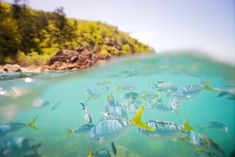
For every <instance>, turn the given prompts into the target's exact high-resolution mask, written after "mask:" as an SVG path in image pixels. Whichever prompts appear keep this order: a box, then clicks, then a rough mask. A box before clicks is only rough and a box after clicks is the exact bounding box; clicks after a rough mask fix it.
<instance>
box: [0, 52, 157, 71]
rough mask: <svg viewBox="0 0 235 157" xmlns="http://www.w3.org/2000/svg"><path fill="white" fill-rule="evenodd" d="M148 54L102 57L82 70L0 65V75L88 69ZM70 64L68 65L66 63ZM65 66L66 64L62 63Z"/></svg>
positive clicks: (42, 66) (43, 66) (148, 53)
mask: <svg viewBox="0 0 235 157" xmlns="http://www.w3.org/2000/svg"><path fill="white" fill-rule="evenodd" d="M150 54H154V52H153V51H148V52H144V53H138V54H136V53H134V54H131V55H125V56H112V57H110V58H105V57H104V56H102V57H103V58H102V57H101V58H100V59H97V60H96V61H95V63H94V64H92V65H88V66H85V67H83V68H65V69H63V68H61V69H53V68H51V67H50V65H48V64H44V65H30V66H21V65H19V64H4V65H0V74H1V73H10V72H23V73H24V72H26V73H27V72H28V73H42V72H48V71H59V70H65V71H66V70H81V69H89V68H91V67H93V66H104V65H106V64H107V62H109V61H112V60H118V59H120V58H122V57H133V56H147V55H150ZM68 64H70V63H68ZM64 65H65V66H66V63H64Z"/></svg>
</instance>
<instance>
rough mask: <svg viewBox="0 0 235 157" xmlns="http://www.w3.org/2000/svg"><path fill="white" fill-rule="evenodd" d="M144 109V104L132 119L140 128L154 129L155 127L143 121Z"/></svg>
mask: <svg viewBox="0 0 235 157" xmlns="http://www.w3.org/2000/svg"><path fill="white" fill-rule="evenodd" d="M143 111H144V105H142V106H141V107H140V108H139V110H138V111H137V113H136V115H135V117H134V118H133V119H132V120H131V123H132V124H134V125H136V126H137V127H139V128H143V129H146V130H148V131H153V128H151V127H149V126H148V125H147V124H145V123H144V122H142V121H141V117H142V114H143Z"/></svg>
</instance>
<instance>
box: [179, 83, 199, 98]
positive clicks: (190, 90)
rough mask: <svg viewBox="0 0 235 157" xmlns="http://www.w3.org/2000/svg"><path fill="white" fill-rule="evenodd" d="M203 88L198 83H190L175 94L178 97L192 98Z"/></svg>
mask: <svg viewBox="0 0 235 157" xmlns="http://www.w3.org/2000/svg"><path fill="white" fill-rule="evenodd" d="M202 90H203V88H202V87H201V86H198V85H188V86H185V87H183V88H181V89H179V90H178V91H177V93H176V95H175V97H178V98H191V97H192V96H193V95H195V94H197V93H199V92H200V91H202Z"/></svg>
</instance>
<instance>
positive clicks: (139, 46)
mask: <svg viewBox="0 0 235 157" xmlns="http://www.w3.org/2000/svg"><path fill="white" fill-rule="evenodd" d="M82 46H83V47H84V46H88V47H89V48H91V49H93V50H95V52H96V53H98V54H101V55H105V54H110V55H113V56H122V55H128V54H132V53H141V52H147V51H149V47H148V46H147V45H145V44H143V43H141V42H139V41H137V40H136V39H133V38H131V37H130V36H129V35H128V34H127V33H125V32H122V31H119V30H118V28H117V27H114V26H111V25H109V24H106V23H102V22H100V21H85V20H77V19H73V18H67V17H66V15H65V13H64V9H63V7H59V8H57V9H55V10H54V12H45V11H40V10H33V9H31V8H30V7H28V6H26V5H24V4H19V3H17V1H15V3H14V4H9V3H5V2H0V63H1V64H6V63H18V64H20V65H24V66H28V65H42V64H45V63H47V62H48V61H49V60H50V58H51V57H52V56H54V55H55V54H56V53H57V52H58V51H59V50H76V49H78V48H80V47H82Z"/></svg>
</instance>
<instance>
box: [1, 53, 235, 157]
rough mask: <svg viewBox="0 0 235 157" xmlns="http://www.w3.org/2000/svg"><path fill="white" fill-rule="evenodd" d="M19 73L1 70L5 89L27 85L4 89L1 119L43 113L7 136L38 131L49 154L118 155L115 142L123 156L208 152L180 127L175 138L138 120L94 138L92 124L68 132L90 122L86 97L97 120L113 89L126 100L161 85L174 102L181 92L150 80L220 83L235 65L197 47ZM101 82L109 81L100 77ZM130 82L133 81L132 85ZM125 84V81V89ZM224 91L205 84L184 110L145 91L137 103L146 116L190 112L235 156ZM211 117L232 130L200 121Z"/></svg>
mask: <svg viewBox="0 0 235 157" xmlns="http://www.w3.org/2000/svg"><path fill="white" fill-rule="evenodd" d="M14 76H16V75H13V76H11V77H9V76H6V75H5V74H2V75H1V78H2V79H1V81H0V87H2V88H3V89H5V90H6V91H12V87H14V88H13V89H15V87H17V90H16V91H20V92H11V93H13V94H10V95H8V96H4V95H2V96H0V123H1V124H4V123H8V122H22V123H28V122H29V121H31V120H32V119H33V118H34V117H37V120H36V127H37V129H31V128H29V127H24V128H21V129H18V130H16V131H12V132H9V133H7V134H6V135H4V136H0V141H3V140H5V139H6V138H11V137H18V136H23V137H25V138H29V139H32V140H33V142H34V143H41V146H40V147H39V148H38V152H39V154H40V155H41V156H43V157H52V156H53V157H56V156H58V157H75V156H76V157H77V156H81V157H87V156H88V154H89V152H91V151H92V152H95V151H96V150H99V149H102V148H107V149H108V150H110V154H111V155H112V156H115V155H114V154H113V153H112V151H111V149H110V142H114V143H115V145H116V148H117V152H118V153H117V155H116V156H119V157H158V156H164V157H165V156H167V157H183V156H188V157H191V156H209V155H208V154H207V153H206V152H205V151H203V150H202V149H198V148H197V147H195V146H194V145H192V144H191V143H190V142H186V141H183V140H180V139H177V137H178V134H176V135H175V136H174V137H169V138H162V137H148V136H147V135H145V134H141V133H139V132H138V127H137V126H135V125H130V126H128V127H126V128H124V129H122V130H121V131H120V133H117V134H114V135H112V136H111V137H109V138H107V139H104V140H102V141H97V140H96V139H91V137H90V133H89V132H87V133H80V134H76V133H72V134H70V135H68V136H66V130H67V128H71V129H72V128H78V127H80V126H82V125H83V124H85V123H86V121H85V120H84V118H83V117H84V111H83V110H82V106H81V105H80V103H81V102H83V103H86V104H87V108H88V111H89V113H90V115H91V117H92V120H93V123H94V124H95V125H96V124H97V123H98V121H100V120H101V119H102V118H103V117H104V115H103V114H102V113H104V112H105V111H104V110H105V105H106V103H107V96H108V95H111V94H112V95H113V97H114V98H115V100H116V101H118V102H119V103H120V104H123V103H124V102H125V100H124V99H123V98H122V95H123V94H124V93H127V92H129V91H134V92H136V93H138V94H140V95H141V93H143V92H145V93H155V94H156V93H157V94H158V95H159V97H160V98H161V99H162V101H163V102H164V103H166V104H168V103H170V100H171V98H172V97H173V96H174V93H173V94H170V95H168V94H166V91H158V90H157V89H155V88H151V84H152V83H154V82H155V83H156V82H157V81H162V82H168V83H169V82H170V83H172V84H174V85H175V86H177V88H178V89H181V88H183V87H185V86H187V85H199V84H200V83H201V82H202V81H205V80H210V84H209V86H210V87H212V88H216V89H221V90H222V89H223V90H226V89H229V88H231V87H232V86H234V85H235V68H234V67H232V66H229V65H225V64H222V63H217V62H215V61H212V60H209V59H207V58H203V57H199V56H193V55H190V54H174V55H173V54H161V55H150V56H145V57H134V58H123V59H120V60H115V61H112V62H110V63H109V64H107V65H105V66H99V67H93V68H91V69H89V70H85V71H73V72H54V73H45V74H32V73H28V74H25V75H22V76H18V75H17V77H16V78H15V77H14ZM25 77H29V78H31V79H32V82H29V83H26V82H25ZM103 82H105V83H103ZM102 83H103V84H104V85H103V86H102V85H100V84H102ZM123 85H128V86H129V88H127V89H125V88H124V87H123ZM118 86H121V87H120V89H119V88H118ZM131 87H133V88H134V89H131ZM87 88H89V89H91V90H92V91H93V92H94V93H93V95H92V94H90V95H89V93H87ZM13 91H14V90H13ZM176 92H177V91H176ZM9 93H10V92H9ZM16 93H18V94H16ZM19 93H20V94H19ZM218 95H219V92H218V91H209V90H205V89H202V90H201V91H200V92H198V93H195V94H193V95H192V97H190V98H187V99H180V100H179V105H180V108H179V110H178V111H161V110H158V109H156V108H155V107H152V108H148V107H147V103H146V102H147V101H148V100H146V99H145V100H144V98H143V97H141V96H140V98H139V101H141V103H137V104H136V105H137V108H139V107H140V105H141V104H144V105H145V109H144V111H143V115H142V121H144V122H147V121H149V120H160V121H170V122H174V123H177V124H183V123H184V122H185V120H186V119H187V118H188V119H189V123H190V125H191V126H192V128H193V131H194V132H196V133H200V134H203V135H205V136H206V137H208V138H210V139H212V140H213V141H214V142H215V143H217V144H218V145H219V147H220V148H221V149H222V150H223V151H224V152H225V154H224V156H230V154H231V153H232V152H233V151H234V150H235V123H234V120H235V100H234V99H228V96H226V95H225V96H220V97H219V96H218ZM89 98H90V99H89ZM147 99H148V98H147ZM149 99H150V98H149ZM149 101H150V100H149ZM41 102H43V103H41ZM134 116H135V113H128V117H127V118H128V119H129V120H131V119H132V118H133V117H134ZM210 121H216V122H220V123H222V124H224V125H225V126H226V127H228V131H227V132H226V131H221V130H218V129H215V128H210V129H203V130H202V129H201V128H200V126H202V125H204V124H207V123H208V122H210ZM179 134H180V133H179ZM94 156H95V155H94ZM213 156H221V155H213Z"/></svg>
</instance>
